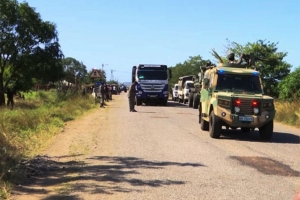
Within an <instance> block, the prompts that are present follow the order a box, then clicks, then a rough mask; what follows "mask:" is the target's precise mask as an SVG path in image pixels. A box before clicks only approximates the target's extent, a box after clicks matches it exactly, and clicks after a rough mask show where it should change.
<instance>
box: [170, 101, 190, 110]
mask: <svg viewBox="0 0 300 200" xmlns="http://www.w3.org/2000/svg"><path fill="white" fill-rule="evenodd" d="M167 107H174V108H189V109H191V108H190V107H188V106H187V105H186V104H182V103H178V102H174V101H168V105H167Z"/></svg>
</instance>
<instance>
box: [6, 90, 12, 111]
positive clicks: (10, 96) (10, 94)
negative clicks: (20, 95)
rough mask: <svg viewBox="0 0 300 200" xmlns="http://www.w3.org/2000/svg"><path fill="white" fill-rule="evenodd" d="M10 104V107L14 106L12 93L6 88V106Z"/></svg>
mask: <svg viewBox="0 0 300 200" xmlns="http://www.w3.org/2000/svg"><path fill="white" fill-rule="evenodd" d="M9 105H11V109H13V107H14V93H13V91H11V90H10V89H9V88H7V106H9Z"/></svg>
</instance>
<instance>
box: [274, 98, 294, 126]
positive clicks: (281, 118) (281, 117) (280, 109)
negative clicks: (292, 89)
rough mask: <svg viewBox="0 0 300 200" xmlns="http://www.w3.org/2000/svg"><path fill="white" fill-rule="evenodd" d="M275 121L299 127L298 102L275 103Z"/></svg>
mask: <svg viewBox="0 0 300 200" xmlns="http://www.w3.org/2000/svg"><path fill="white" fill-rule="evenodd" d="M275 109H276V114H275V120H276V121H278V122H282V123H285V124H288V125H292V126H296V127H300V100H298V101H293V102H289V101H275Z"/></svg>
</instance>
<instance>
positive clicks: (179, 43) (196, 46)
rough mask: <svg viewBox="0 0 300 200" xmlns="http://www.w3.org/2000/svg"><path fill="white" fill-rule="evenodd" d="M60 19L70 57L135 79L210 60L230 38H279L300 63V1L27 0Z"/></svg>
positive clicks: (44, 15) (121, 77) (48, 16)
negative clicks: (137, 73) (142, 68)
mask: <svg viewBox="0 0 300 200" xmlns="http://www.w3.org/2000/svg"><path fill="white" fill-rule="evenodd" d="M27 2H28V3H29V5H30V6H32V7H35V8H36V11H37V12H39V13H40V14H41V17H42V18H43V20H47V21H51V22H54V23H55V24H56V25H57V29H58V32H59V39H60V44H61V47H62V51H63V52H64V55H65V56H66V57H73V58H75V59H77V60H79V61H82V62H83V63H84V64H85V65H86V66H87V68H88V70H91V69H92V68H100V69H101V65H102V64H103V63H104V64H108V65H106V66H105V67H104V69H105V71H106V73H107V77H108V79H110V75H111V70H115V71H114V72H113V74H114V78H115V79H117V80H119V81H120V82H127V81H130V71H131V68H132V66H133V65H136V64H138V63H149V64H167V65H168V66H174V65H175V64H177V63H179V62H183V61H185V60H187V59H188V58H189V56H196V55H201V56H202V58H203V59H211V60H213V57H212V56H211V54H210V51H211V48H215V49H216V50H217V52H219V54H222V53H223V52H224V50H225V49H224V45H226V38H228V39H229V40H231V41H235V42H238V43H240V44H245V43H247V42H255V41H257V40H258V39H263V40H264V39H266V40H267V41H271V42H279V44H278V48H279V49H278V50H279V51H284V52H288V56H287V57H286V59H285V60H286V61H287V62H288V63H290V64H292V65H293V66H294V68H295V67H298V66H300V62H299V61H300V59H299V58H300V1H299V0H286V1H284V0H226V1H225V0H209V1H204V0H186V1H183V0H160V1H158V0H151V1H146V0H85V1H83V0H51V1H47V0H27Z"/></svg>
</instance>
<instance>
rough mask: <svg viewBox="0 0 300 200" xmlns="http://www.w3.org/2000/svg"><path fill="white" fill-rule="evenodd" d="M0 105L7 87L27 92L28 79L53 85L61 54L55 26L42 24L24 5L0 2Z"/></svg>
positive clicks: (34, 12) (33, 10)
mask: <svg viewBox="0 0 300 200" xmlns="http://www.w3.org/2000/svg"><path fill="white" fill-rule="evenodd" d="M0 27H1V29H0V105H1V104H3V103H4V92H5V91H4V90H5V88H6V87H7V86H9V85H11V86H13V87H14V88H18V89H23V90H26V89H30V88H31V87H32V84H33V83H32V79H33V78H36V79H39V80H47V81H56V80H58V79H59V78H60V77H61V75H62V72H63V68H62V63H61V59H62V57H63V53H62V52H61V49H60V44H59V41H58V33H57V30H56V26H55V24H53V23H51V22H49V21H43V20H42V19H41V16H40V14H39V13H37V12H36V11H35V9H34V8H32V7H30V6H29V5H28V3H26V2H25V3H18V2H17V1H16V0H1V2H0Z"/></svg>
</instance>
